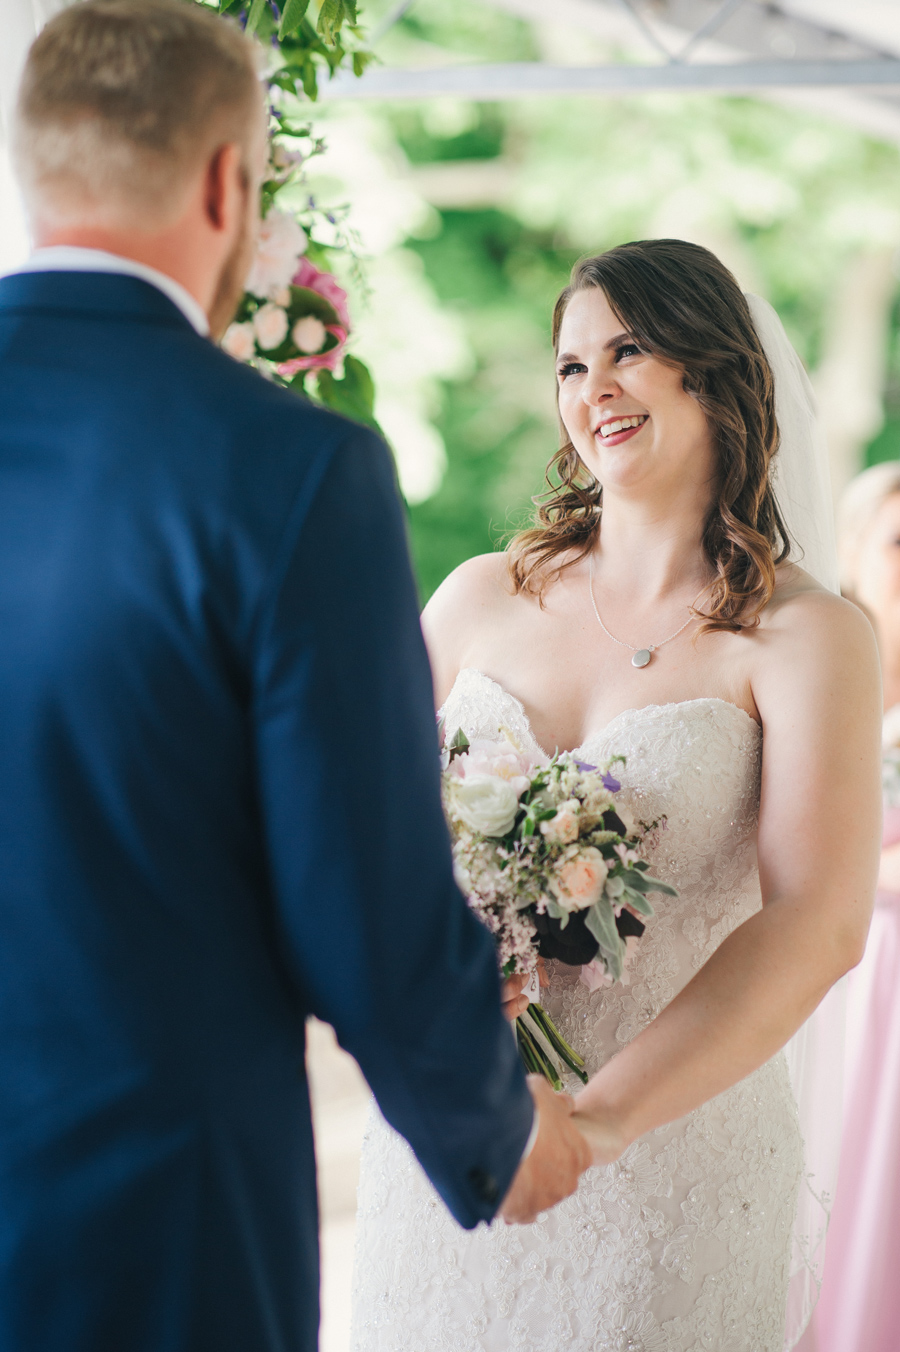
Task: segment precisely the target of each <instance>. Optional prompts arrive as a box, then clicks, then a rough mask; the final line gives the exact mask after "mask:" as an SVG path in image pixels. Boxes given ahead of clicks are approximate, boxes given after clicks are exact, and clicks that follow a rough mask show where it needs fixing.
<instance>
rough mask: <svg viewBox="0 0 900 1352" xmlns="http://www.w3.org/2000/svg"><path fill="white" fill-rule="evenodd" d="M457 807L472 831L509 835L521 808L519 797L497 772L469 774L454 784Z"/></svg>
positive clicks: (486, 834)
mask: <svg viewBox="0 0 900 1352" xmlns="http://www.w3.org/2000/svg"><path fill="white" fill-rule="evenodd" d="M452 797H453V810H454V812H455V813H456V815H457V816H458V817H459V819H460V821H462V822H463V823H464V824H465V825H466V826H468V828H469V830H470V831H478V832H479V833H480V834H481V835H483V836H505V835H506V833H507V831H511V830H512V827H513V823H514V822H515V820H516V813H517V812H518V811H519V796H518V794H517V793H516V791H515V789H514V788H513V787H512V786H511V785H510V784H509V783H508V781H507V780H505V779H499V778H498V777H497V776H496V775H467V776H466V778H465V779H460V780H456V781H455V782H454V783H453V787H452Z"/></svg>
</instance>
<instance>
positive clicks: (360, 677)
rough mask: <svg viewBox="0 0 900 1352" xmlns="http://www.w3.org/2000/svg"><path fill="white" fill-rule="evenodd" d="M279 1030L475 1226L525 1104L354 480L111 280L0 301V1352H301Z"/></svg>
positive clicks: (305, 1260) (304, 1313)
mask: <svg viewBox="0 0 900 1352" xmlns="http://www.w3.org/2000/svg"><path fill="white" fill-rule="evenodd" d="M310 1013H313V1014H316V1015H318V1016H319V1017H320V1018H322V1019H325V1020H327V1021H328V1022H329V1023H331V1024H333V1025H334V1027H335V1029H336V1031H337V1034H338V1037H339V1039H340V1041H341V1043H342V1044H343V1046H344V1047H346V1048H347V1049H348V1050H349V1051H351V1052H352V1053H353V1055H354V1056H355V1057H356V1058H357V1060H358V1061H359V1064H360V1065H361V1067H362V1069H363V1071H364V1073H365V1075H366V1077H367V1079H368V1081H369V1083H370V1085H371V1086H372V1089H373V1090H374V1092H375V1094H376V1096H377V1098H378V1101H379V1103H380V1105H381V1108H382V1111H383V1112H384V1114H385V1115H386V1117H387V1118H388V1120H389V1121H390V1122H391V1123H393V1125H394V1126H395V1127H396V1128H397V1129H398V1130H399V1131H400V1132H402V1133H403V1134H404V1135H405V1136H406V1137H407V1139H408V1140H409V1141H410V1142H411V1143H412V1145H413V1147H414V1149H415V1151H416V1153H417V1155H418V1157H419V1159H420V1160H421V1162H422V1164H423V1166H424V1167H425V1169H426V1170H427V1171H428V1173H429V1174H430V1176H431V1178H432V1179H433V1181H434V1183H435V1185H436V1187H437V1188H438V1190H439V1191H440V1193H441V1195H442V1196H443V1198H444V1199H445V1201H446V1203H447V1205H448V1206H449V1208H450V1209H451V1211H452V1212H453V1213H454V1215H455V1216H456V1217H457V1219H458V1220H459V1221H460V1222H461V1223H462V1224H463V1225H465V1226H472V1225H474V1224H476V1223H477V1222H478V1221H479V1220H480V1219H483V1218H488V1217H490V1216H491V1215H492V1213H493V1212H494V1210H495V1208H496V1206H497V1202H498V1200H499V1198H500V1196H501V1195H502V1193H503V1192H504V1190H505V1188H506V1186H507V1184H508V1183H509V1181H510V1179H511V1177H512V1174H513V1172H514V1170H515V1168H516V1165H517V1163H518V1160H519V1157H520V1154H521V1151H522V1149H523V1146H524V1144H525V1140H526V1138H527V1136H528V1132H529V1128H530V1124H531V1116H532V1110H531V1101H530V1097H529V1095H528V1091H527V1088H526V1085H525V1083H524V1079H523V1075H522V1072H521V1070H520V1068H519V1065H518V1060H517V1056H516V1052H515V1047H514V1043H513V1039H512V1037H511V1036H510V1032H509V1028H508V1027H507V1025H506V1024H505V1023H504V1021H503V1019H502V1016H501V1013H500V1010H499V1004H498V998H497V977H496V970H495V959H494V955H493V947H492V943H491V940H490V939H489V937H488V935H487V933H486V932H485V931H484V930H483V929H482V928H481V926H480V925H479V924H478V922H477V921H476V920H475V919H474V918H473V917H472V915H471V913H470V912H469V911H468V910H467V908H466V906H465V905H464V903H463V900H462V898H461V896H460V894H459V893H458V892H457V890H456V888H455V886H454V883H453V879H452V873H451V865H450V856H449V850H448V844H447V838H446V833H445V828H444V823H443V819H442V815H441V807H440V801H439V790H438V771H437V752H436V741H435V730H434V721H433V713H432V709H431V685H430V678H429V671H428V665H427V661H426V656H425V652H424V649H423V645H422V640H421V635H420V630H419V623H418V616H417V607H416V598H415V593H414V587H413V582H412V578H411V574H410V568H409V562H408V558H407V551H406V544H405V532H404V522H403V517H402V512H401V508H400V505H399V502H398V499H397V495H396V492H395V488H394V480H393V472H392V466H391V463H390V460H389V457H388V454H387V452H386V450H385V448H384V446H383V444H382V443H381V442H380V441H379V440H378V439H377V438H376V437H375V436H374V435H372V434H371V433H369V432H368V431H366V430H364V429H362V428H360V427H357V426H356V425H355V424H352V423H349V422H347V421H344V420H343V419H340V418H338V417H335V416H333V415H331V414H329V413H327V412H324V411H322V410H321V409H317V408H315V407H314V406H313V405H311V404H308V403H305V402H304V401H302V400H299V399H297V398H295V397H294V396H293V395H291V394H288V393H287V392H285V391H283V390H281V389H277V388H274V387H273V386H271V385H269V384H267V382H265V381H264V380H262V379H260V378H259V377H258V376H257V375H256V374H255V373H254V372H252V371H250V370H248V369H246V368H245V367H242V366H240V365H238V364H237V363H235V362H234V361H232V360H231V359H230V358H228V357H226V356H225V355H223V354H222V353H221V352H220V351H219V350H217V349H216V348H215V347H214V346H213V345H212V344H211V343H210V342H208V341H206V340H205V339H202V338H200V337H199V336H198V335H197V334H196V333H195V332H194V331H193V329H192V328H191V327H190V325H189V324H188V323H187V321H186V320H185V319H184V318H183V316H182V315H181V313H180V312H179V311H178V310H177V308H176V307H175V306H174V305H173V304H172V303H171V302H170V301H169V300H168V299H167V298H166V297H165V296H163V295H162V294H161V293H160V292H158V291H157V290H156V289H155V288H153V287H152V286H150V285H148V284H147V283H145V282H143V281H139V280H137V279H135V278H132V277H125V276H113V275H104V274H91V273H43V274H41V273H32V274H24V275H21V276H14V277H8V278H5V279H2V280H0V1352H107V1350H108V1352H310V1350H311V1349H312V1348H313V1347H314V1346H315V1342H316V1335H317V1323H318V1299H317V1280H318V1258H317V1215H316V1199H315V1173H314V1160H313V1143H312V1135H311V1128H310V1118H309V1102H308V1095H307V1086H306V1080H305V1074H304V1064H303V1056H304V1020H305V1018H306V1016H307V1015H308V1014H310ZM423 1352H424V1349H423Z"/></svg>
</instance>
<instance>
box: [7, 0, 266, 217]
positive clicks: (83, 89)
mask: <svg viewBox="0 0 900 1352" xmlns="http://www.w3.org/2000/svg"><path fill="white" fill-rule="evenodd" d="M260 101H261V92H260V84H259V78H258V74H257V66H256V53H255V50H254V47H253V44H252V43H251V41H250V40H249V39H248V38H247V37H245V36H244V34H243V33H242V32H241V31H240V30H239V29H238V28H237V26H236V25H234V24H232V23H230V22H228V21H226V20H223V19H222V18H220V17H218V16H216V15H214V14H212V13H208V12H204V11H203V10H202V9H201V8H200V7H199V6H197V5H191V4H187V3H185V0H81V3H79V4H76V5H72V6H71V7H70V8H69V9H66V10H64V11H63V12H62V13H61V14H58V15H57V16H56V17H55V18H54V19H52V20H51V21H50V23H48V24H47V26H46V27H45V28H44V29H43V31H42V32H41V33H40V35H39V36H38V38H37V39H36V40H35V42H34V44H33V46H32V48H31V51H30V53H29V56H28V60H27V62H26V65H25V70H24V73H23V76H22V84H21V88H20V92H19V100H18V106H17V109H16V118H15V124H14V133H13V152H14V156H15V163H16V169H17V173H18V177H19V181H20V183H21V185H22V190H23V193H24V196H25V200H26V205H27V207H28V210H29V213H30V215H31V216H32V217H33V218H34V219H37V220H40V221H41V222H43V223H44V224H45V225H51V226H54V227H58V226H67V225H71V224H83V223H91V224H96V225H102V226H123V225H124V226H132V227H134V228H137V229H140V228H144V229H155V228H159V227H164V226H165V225H167V224H169V223H171V222H173V221H175V220H177V219H178V218H179V215H180V212H181V210H183V207H184V204H185V202H186V199H187V195H188V194H189V192H190V190H191V186H192V181H193V177H194V174H195V173H196V171H197V170H198V169H199V168H200V167H201V165H202V164H203V163H204V161H205V160H206V159H207V158H208V157H209V155H210V154H212V153H213V152H214V151H215V149H216V147H217V146H219V145H222V144H227V143H229V142H236V143H238V144H239V145H242V146H244V147H245V148H247V147H248V146H249V135H250V131H251V129H252V128H253V127H255V126H256V124H257V121H258V118H259V111H258V109H259V106H260Z"/></svg>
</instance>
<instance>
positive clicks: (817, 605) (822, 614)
mask: <svg viewBox="0 0 900 1352" xmlns="http://www.w3.org/2000/svg"><path fill="white" fill-rule="evenodd" d="M760 618H761V627H762V628H763V629H765V630H769V631H770V632H772V633H783V634H786V635H787V634H794V635H795V636H796V637H798V638H799V637H800V636H801V635H802V636H803V637H805V638H810V637H813V635H818V636H819V637H820V638H821V639H822V640H823V641H827V639H828V638H829V636H831V637H833V638H834V639H836V640H838V641H843V640H844V639H845V638H847V637H849V636H851V635H854V634H855V635H857V636H859V635H863V634H865V635H869V634H871V632H872V627H871V625H870V624H869V621H868V619H867V618H866V616H865V615H864V614H863V612H862V611H861V610H860V609H859V607H858V606H855V605H854V604H853V603H852V601H847V600H845V599H844V597H842V596H838V595H837V594H836V593H835V592H832V591H829V590H828V588H827V587H823V586H822V584H821V583H820V582H817V581H816V579H815V578H814V577H812V576H811V574H809V573H807V572H806V570H805V569H804V568H801V567H799V565H798V564H796V563H786V564H782V565H781V566H780V567H779V568H778V570H777V574H776V582H775V592H774V595H773V596H772V599H771V601H770V602H769V604H768V606H767V607H766V609H765V610H764V611H763V613H762V616H761V617H760Z"/></svg>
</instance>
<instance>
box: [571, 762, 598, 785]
mask: <svg viewBox="0 0 900 1352" xmlns="http://www.w3.org/2000/svg"><path fill="white" fill-rule="evenodd" d="M575 765H576V768H577V769H579V770H580V771H581V773H582V774H583V775H585V774H589V773H590V772H591V770H596V768H597V767H596V765H588V763H587V761H580V760H577V761H576V762H575ZM604 782H605V778H604Z"/></svg>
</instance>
